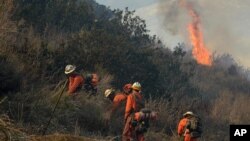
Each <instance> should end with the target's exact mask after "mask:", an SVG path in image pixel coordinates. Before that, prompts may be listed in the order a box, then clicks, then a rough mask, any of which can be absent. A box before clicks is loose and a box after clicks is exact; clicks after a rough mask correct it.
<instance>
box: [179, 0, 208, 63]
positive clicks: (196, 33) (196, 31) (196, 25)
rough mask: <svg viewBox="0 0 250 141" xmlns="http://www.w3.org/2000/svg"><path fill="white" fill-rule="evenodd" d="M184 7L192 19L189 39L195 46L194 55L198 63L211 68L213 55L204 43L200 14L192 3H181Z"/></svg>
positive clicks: (189, 27) (189, 25)
mask: <svg viewBox="0 0 250 141" xmlns="http://www.w3.org/2000/svg"><path fill="white" fill-rule="evenodd" d="M180 2H181V5H182V6H185V7H186V8H187V9H188V11H189V15H190V16H191V17H192V22H191V23H189V24H188V32H189V38H190V41H191V43H192V45H193V50H192V54H193V56H194V58H195V59H196V61H197V63H199V64H202V65H206V66H211V65H212V58H211V53H210V52H209V50H208V49H207V47H206V45H205V43H204V41H203V34H202V32H201V28H200V27H201V22H200V18H199V15H198V13H197V12H196V11H195V10H194V9H193V7H192V5H191V4H190V3H185V2H184V0H182V1H180Z"/></svg>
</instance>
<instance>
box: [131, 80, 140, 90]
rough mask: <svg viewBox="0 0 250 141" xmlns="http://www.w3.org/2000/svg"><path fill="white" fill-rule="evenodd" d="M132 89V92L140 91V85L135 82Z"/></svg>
mask: <svg viewBox="0 0 250 141" xmlns="http://www.w3.org/2000/svg"><path fill="white" fill-rule="evenodd" d="M132 89H133V90H138V91H140V90H141V84H140V83H139V82H135V83H134V84H133V85H132Z"/></svg>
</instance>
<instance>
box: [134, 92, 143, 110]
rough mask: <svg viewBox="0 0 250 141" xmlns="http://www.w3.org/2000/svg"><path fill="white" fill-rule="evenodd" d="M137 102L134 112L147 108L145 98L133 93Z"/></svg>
mask: <svg viewBox="0 0 250 141" xmlns="http://www.w3.org/2000/svg"><path fill="white" fill-rule="evenodd" d="M133 97H134V99H135V103H136V109H135V111H134V112H139V111H140V110H141V109H143V108H145V100H144V98H142V99H139V98H138V97H137V96H136V95H133Z"/></svg>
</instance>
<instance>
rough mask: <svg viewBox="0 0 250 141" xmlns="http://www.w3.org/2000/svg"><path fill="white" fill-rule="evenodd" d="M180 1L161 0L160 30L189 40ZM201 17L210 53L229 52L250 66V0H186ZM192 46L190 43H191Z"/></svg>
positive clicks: (185, 15)
mask: <svg viewBox="0 0 250 141" xmlns="http://www.w3.org/2000/svg"><path fill="white" fill-rule="evenodd" d="M180 1H181V0H160V2H161V4H160V5H159V10H160V11H161V13H163V15H164V20H163V21H164V23H163V29H164V30H166V31H167V32H168V33H170V34H172V35H180V36H182V38H183V39H184V40H185V42H189V40H188V39H189V38H188V33H187V25H188V23H190V22H191V18H190V16H189V15H188V11H187V9H185V8H184V7H181V6H180ZM185 1H186V2H188V3H191V4H192V7H193V9H194V10H195V11H196V12H197V13H198V14H199V16H200V19H201V31H202V32H203V34H204V42H205V44H206V46H207V47H208V49H209V50H210V51H211V52H216V53H218V54H222V53H228V54H231V55H233V57H234V58H235V59H236V60H237V61H239V62H240V63H242V64H243V65H245V66H248V67H250V55H249V54H250V0H216V1H212V0H185ZM190 46H191V45H190Z"/></svg>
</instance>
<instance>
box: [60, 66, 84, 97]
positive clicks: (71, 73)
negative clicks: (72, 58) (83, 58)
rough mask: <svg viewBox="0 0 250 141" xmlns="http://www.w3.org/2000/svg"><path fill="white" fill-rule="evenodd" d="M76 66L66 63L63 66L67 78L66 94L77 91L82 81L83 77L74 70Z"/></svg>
mask: <svg viewBox="0 0 250 141" xmlns="http://www.w3.org/2000/svg"><path fill="white" fill-rule="evenodd" d="M75 69H76V66H75V65H67V66H66V67H65V71H64V72H65V74H66V75H67V77H68V79H69V85H68V95H73V94H75V93H76V92H78V91H79V90H80V89H81V88H82V86H83V83H84V78H83V77H82V76H81V75H80V74H78V73H76V72H75Z"/></svg>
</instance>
